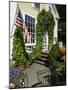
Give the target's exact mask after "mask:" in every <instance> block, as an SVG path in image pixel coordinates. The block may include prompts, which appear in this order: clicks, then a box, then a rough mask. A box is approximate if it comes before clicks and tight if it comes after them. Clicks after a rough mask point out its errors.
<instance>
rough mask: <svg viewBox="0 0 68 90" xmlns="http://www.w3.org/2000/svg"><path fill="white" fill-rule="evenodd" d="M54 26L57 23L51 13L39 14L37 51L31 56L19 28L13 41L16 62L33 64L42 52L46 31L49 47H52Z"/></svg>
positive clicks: (42, 12) (43, 11) (43, 12)
mask: <svg viewBox="0 0 68 90" xmlns="http://www.w3.org/2000/svg"><path fill="white" fill-rule="evenodd" d="M54 25H55V22H54V18H53V15H52V13H51V12H49V11H45V9H43V10H42V11H41V12H39V14H38V16H37V24H36V45H35V49H33V50H32V53H30V54H28V53H27V52H26V50H25V44H24V39H23V33H22V30H20V29H19V28H17V29H16V30H15V34H14V39H13V57H14V58H15V60H16V62H17V63H29V64H31V63H32V62H33V61H34V60H35V58H36V57H38V56H40V54H41V51H42V43H43V37H44V32H45V31H46V30H47V32H48V39H49V47H50V46H51V45H52V43H53V30H54Z"/></svg>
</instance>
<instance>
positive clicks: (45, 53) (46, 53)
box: [41, 52, 49, 55]
mask: <svg viewBox="0 0 68 90" xmlns="http://www.w3.org/2000/svg"><path fill="white" fill-rule="evenodd" d="M48 53H49V52H41V54H44V55H48Z"/></svg>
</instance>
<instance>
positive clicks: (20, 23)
mask: <svg viewBox="0 0 68 90" xmlns="http://www.w3.org/2000/svg"><path fill="white" fill-rule="evenodd" d="M15 25H16V26H17V27H20V28H22V29H23V30H24V41H27V43H31V37H30V35H29V32H28V29H27V26H26V24H25V22H24V20H23V18H22V14H21V11H20V8H18V13H17V17H16V23H15Z"/></svg>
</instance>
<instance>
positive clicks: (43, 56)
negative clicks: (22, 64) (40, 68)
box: [35, 52, 48, 65]
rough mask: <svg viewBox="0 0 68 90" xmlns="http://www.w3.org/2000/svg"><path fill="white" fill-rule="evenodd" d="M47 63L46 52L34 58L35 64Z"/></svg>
mask: <svg viewBox="0 0 68 90" xmlns="http://www.w3.org/2000/svg"><path fill="white" fill-rule="evenodd" d="M47 61H48V52H41V55H40V57H37V58H36V60H35V63H37V64H41V65H46V63H47Z"/></svg>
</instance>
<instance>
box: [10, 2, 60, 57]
mask: <svg viewBox="0 0 68 90" xmlns="http://www.w3.org/2000/svg"><path fill="white" fill-rule="evenodd" d="M17 4H18V5H19V8H20V10H21V12H22V17H23V20H24V21H25V22H26V23H27V27H28V28H29V33H30V34H31V42H30V43H27V42H26V43H25V47H26V50H27V52H29V53H30V52H31V51H32V48H33V47H34V46H35V44H36V38H35V37H36V29H35V26H36V23H37V15H38V13H39V12H40V11H41V10H42V9H45V10H46V11H49V10H50V11H51V12H52V14H53V16H54V21H55V27H54V34H53V38H54V41H53V43H56V42H57V40H58V19H59V18H60V17H59V14H58V11H57V8H56V6H55V5H54V4H44V3H33V2H32V3H29V2H28V3H27V2H10V58H12V47H13V45H12V40H13V34H14V30H15V28H16V26H15V25H14V23H15V19H16V7H17ZM30 24H31V25H30ZM44 33H45V32H44ZM42 48H43V50H48V32H46V33H45V34H44V38H43V47H42Z"/></svg>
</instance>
